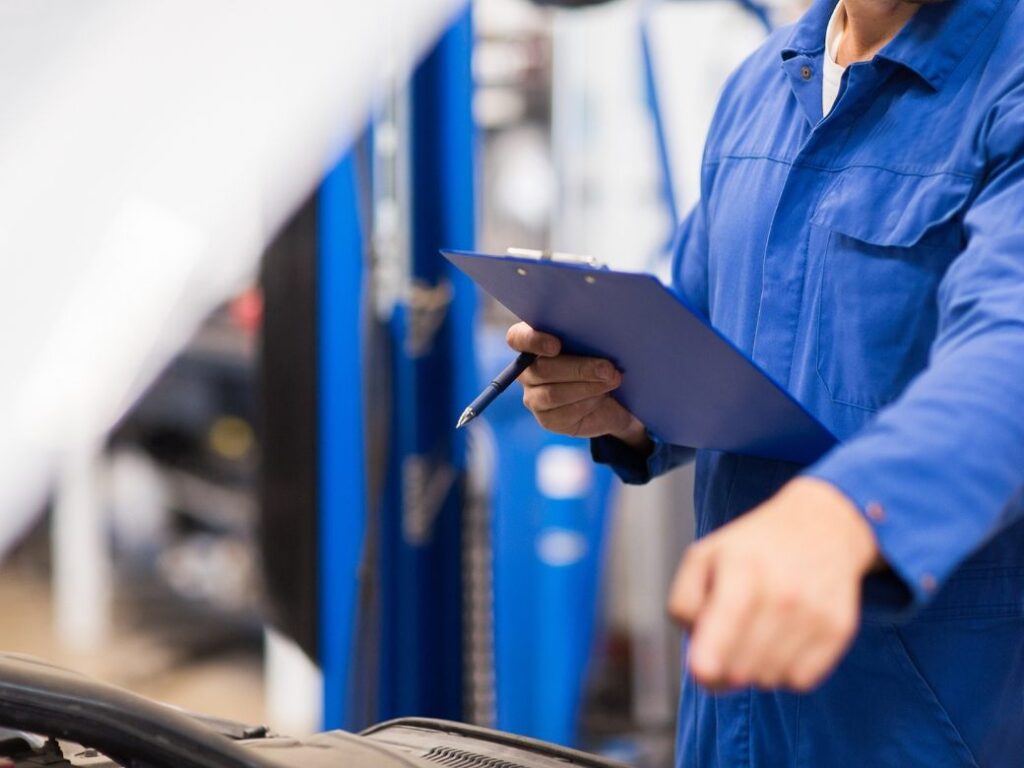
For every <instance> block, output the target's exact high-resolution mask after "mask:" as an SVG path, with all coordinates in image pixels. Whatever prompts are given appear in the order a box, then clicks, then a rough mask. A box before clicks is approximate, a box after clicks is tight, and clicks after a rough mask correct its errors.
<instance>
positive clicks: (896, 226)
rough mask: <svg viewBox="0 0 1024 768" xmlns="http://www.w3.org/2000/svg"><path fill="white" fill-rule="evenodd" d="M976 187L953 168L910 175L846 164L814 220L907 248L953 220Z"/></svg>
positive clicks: (875, 241) (869, 239) (863, 238)
mask: <svg viewBox="0 0 1024 768" xmlns="http://www.w3.org/2000/svg"><path fill="white" fill-rule="evenodd" d="M972 188H973V182H972V180H971V179H970V178H968V177H967V176H962V175H959V174H954V173H938V174H934V175H932V176H908V175H906V174H902V173H895V172H894V171H887V170H885V169H882V168H863V167H861V168H847V169H846V170H845V171H842V172H840V174H839V178H838V179H837V180H836V182H835V183H834V184H833V186H832V189H830V190H829V191H828V192H827V193H826V195H825V197H824V198H823V199H822V201H821V203H820V205H819V206H818V209H817V210H816V211H815V212H814V216H813V217H812V218H811V222H812V223H813V224H817V225H819V226H822V227H826V228H828V229H830V230H832V231H834V232H838V233H840V234H842V235H846V236H847V237H852V238H854V239H856V240H861V241H863V242H865V243H870V244H872V245H880V246H895V247H898V248H909V247H911V246H913V245H916V244H917V243H918V242H920V241H921V240H923V239H924V238H925V236H926V235H928V234H929V231H930V230H932V229H936V228H938V227H940V225H942V224H946V223H948V222H950V221H952V220H953V219H955V218H956V217H957V215H958V214H959V213H960V212H961V211H962V210H963V209H964V208H965V207H966V205H967V199H968V197H969V196H970V194H971V189H972ZM950 229H952V228H950ZM951 236H952V234H951V233H949V232H947V233H946V235H945V237H940V238H939V240H940V241H941V242H943V243H946V244H948V242H947V241H948V239H949V238H950V237H951Z"/></svg>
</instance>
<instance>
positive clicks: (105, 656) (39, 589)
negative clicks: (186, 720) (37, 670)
mask: <svg viewBox="0 0 1024 768" xmlns="http://www.w3.org/2000/svg"><path fill="white" fill-rule="evenodd" d="M114 602H115V604H114V610H113V621H112V624H113V626H112V627H111V633H110V634H111V640H110V641H109V643H107V644H106V645H105V647H104V648H103V649H102V650H101V651H99V652H96V653H90V654H84V655H83V654H74V653H70V652H68V651H67V650H65V649H63V648H62V647H61V644H60V643H59V642H58V641H57V639H56V638H55V636H54V635H55V633H54V631H53V618H52V612H51V607H52V603H51V599H50V589H49V584H48V579H47V577H46V574H45V573H44V572H42V571H41V569H39V568H37V567H26V566H25V564H24V563H18V562H15V563H7V564H5V565H3V566H2V567H0V616H3V620H2V621H0V651H6V652H18V653H26V654H30V655H32V656H36V657H39V658H42V659H45V660H47V661H51V662H53V663H56V664H60V665H62V666H66V667H70V668H73V669H76V670H79V671H81V672H84V673H86V674H89V675H91V676H93V677H95V678H97V679H100V680H105V681H108V682H111V683H114V684H117V685H120V686H123V687H125V688H128V689H129V690H132V691H135V692H136V693H139V694H142V695H144V696H148V697H150V698H153V699H156V700H158V701H163V702H166V703H168V704H173V705H175V706H179V707H183V708H185V709H189V710H193V711H196V712H203V713H206V714H211V715H216V716H219V717H225V718H230V719H234V720H240V721H243V722H247V723H259V722H262V721H263V719H264V697H263V671H262V661H261V659H260V654H259V652H258V649H252V648H249V649H246V648H237V647H236V648H232V647H230V645H228V646H226V647H224V648H223V649H216V650H215V651H213V652H207V653H204V654H203V655H202V658H198V659H197V658H189V657H188V656H183V655H182V653H180V650H179V649H176V648H174V647H171V646H170V643H169V642H168V640H167V639H166V638H164V637H161V634H160V633H159V632H158V631H147V630H146V629H142V628H140V627H139V626H138V623H137V622H133V621H132V620H131V617H129V616H126V615H125V613H126V611H127V610H128V608H127V606H126V605H125V604H123V601H119V600H117V599H115V601H114Z"/></svg>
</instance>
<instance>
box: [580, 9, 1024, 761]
mask: <svg viewBox="0 0 1024 768" xmlns="http://www.w3.org/2000/svg"><path fill="white" fill-rule="evenodd" d="M834 5H835V0H818V2H816V3H815V4H814V5H813V7H812V8H811V9H810V10H809V11H808V12H807V14H806V15H805V16H804V18H803V19H802V20H801V21H800V22H799V23H797V24H796V25H795V26H793V27H789V28H785V29H781V30H779V31H777V32H776V33H774V34H773V35H772V36H771V37H770V38H769V39H768V41H767V42H766V43H765V44H764V45H763V46H762V47H761V48H760V49H759V50H758V51H757V52H756V53H755V54H754V55H753V56H751V57H750V59H748V60H747V61H746V62H745V63H744V64H743V65H742V66H741V67H740V68H739V70H738V71H737V72H736V73H735V74H734V75H733V76H732V77H731V79H730V80H729V82H728V84H727V86H726V88H725V91H724V93H723V96H722V99H721V102H720V104H719V107H718V110H717V112H716V116H715V118H714V121H713V124H712V127H711V130H710V133H709V136H708V140H707V146H706V150H705V156H704V162H703V168H702V182H701V202H700V203H699V204H698V206H697V207H696V209H695V210H694V211H693V212H692V214H691V215H690V216H689V218H688V219H687V220H686V221H685V223H684V224H683V226H682V228H681V231H680V236H679V240H678V245H677V250H676V260H675V269H674V279H675V287H676V289H677V290H678V291H680V292H681V293H682V294H683V295H684V296H685V297H686V299H688V300H689V302H690V303H691V304H692V305H693V306H694V307H696V308H698V309H700V310H701V311H703V312H704V313H706V315H707V316H708V318H709V319H710V321H711V323H712V324H713V325H714V326H715V327H716V328H718V329H720V330H721V331H722V332H723V333H724V334H725V335H726V336H728V337H729V338H730V339H731V340H732V341H733V342H735V344H736V345H737V346H739V348H740V349H742V350H743V351H744V352H746V353H747V354H749V355H750V356H752V357H753V359H754V360H756V361H757V362H758V363H759V364H760V365H761V366H762V367H763V368H764V369H766V370H767V371H768V372H769V373H770V374H771V375H772V376H773V377H774V378H775V379H776V380H777V381H779V382H780V383H782V384H783V385H784V386H785V387H786V388H787V389H788V390H789V391H790V392H792V393H793V394H794V396H795V397H796V398H797V399H798V400H800V402H801V403H803V404H804V405H805V406H806V407H807V408H809V409H810V410H811V411H812V412H813V413H814V414H815V415H816V416H817V417H818V418H819V419H820V420H821V421H822V422H823V423H824V424H826V425H827V426H828V427H829V428H830V429H831V430H832V431H833V432H834V433H835V434H836V435H837V436H838V437H839V438H840V439H841V441H842V442H841V444H840V445H839V446H838V447H836V448H835V449H833V450H832V451H831V452H830V453H829V454H827V455H826V456H825V457H824V458H822V459H821V460H820V461H818V462H817V463H816V464H814V465H813V466H810V467H798V466H794V465H790V464H785V463H780V462H778V461H767V460H762V459H756V458H750V457H744V456H738V455H732V454H727V453H718V452H712V451H698V452H697V454H696V462H697V465H696V472H697V486H696V510H697V531H698V535H701V534H705V533H707V532H708V531H711V530H714V529H715V528H718V527H719V526H721V525H724V524H726V523H728V522H729V521H730V520H733V519H735V518H736V517H737V516H738V515H742V514H743V513H744V512H746V511H748V510H750V509H751V508H752V507H754V506H756V505H757V504H759V503H760V502H762V501H764V500H765V499H766V498H768V497H769V496H771V495H772V494H773V493H774V492H775V491H776V490H778V489H779V488H780V486H781V485H782V484H784V483H785V482H786V481H787V480H789V479H790V478H792V477H794V476H795V475H798V474H804V475H810V476H813V477H817V478H822V479H824V480H827V481H828V482H830V483H832V484H834V485H835V486H837V487H838V488H839V489H841V490H842V491H843V492H844V493H845V494H846V495H847V496H848V497H849V498H850V499H851V500H852V501H853V502H854V503H855V504H856V506H857V507H858V508H859V509H860V510H861V511H862V513H863V514H864V519H865V520H866V521H867V522H868V523H869V524H870V526H871V528H872V529H873V531H874V533H875V535H876V537H877V540H878V544H879V547H880V549H881V551H882V553H883V555H884V557H885V560H886V562H887V563H888V565H889V566H890V569H891V570H890V571H888V572H887V573H886V574H883V575H879V576H872V577H869V579H868V580H867V582H866V585H865V597H864V609H863V616H862V622H861V628H860V630H859V633H858V635H857V638H856V640H855V641H854V643H853V645H852V647H851V649H850V651H849V652H848V654H847V655H846V657H845V658H844V659H843V661H842V662H841V663H840V664H839V666H838V667H837V668H836V670H835V672H834V673H833V674H832V675H831V676H830V677H829V678H828V679H827V681H826V682H825V683H824V684H823V685H822V686H820V687H819V688H818V689H817V690H815V691H813V692H811V693H809V694H807V695H797V694H793V693H788V692H784V691H778V692H766V691H758V690H743V691H739V692H734V693H729V694H725V695H713V694H712V693H709V692H707V691H705V690H703V689H701V688H700V687H699V686H697V685H696V684H695V683H694V681H693V680H692V679H690V678H689V677H687V678H686V679H684V681H683V694H682V699H681V705H680V712H679V737H678V755H677V763H678V765H680V766H684V767H685V768H711V767H712V766H715V767H717V766H722V767H725V766H729V767H730V768H732V767H733V766H780V767H781V766H785V767H788V766H808V767H810V768H830V767H832V766H851V767H852V766H856V767H857V768H864V767H874V766H898V767H899V768H916V767H917V766H921V767H922V768H924V767H925V766H927V768H942V767H943V766H975V765H981V766H1000V767H1001V766H1007V768H1010V767H1017V766H1024V526H1022V524H1021V521H1022V518H1024V515H1022V512H1024V493H1022V489H1024V3H1020V4H1019V3H1018V2H1017V0H950V1H949V2H946V3H941V4H935V5H924V6H923V7H922V8H921V9H920V11H919V12H918V13H917V14H916V15H915V16H914V17H913V18H912V20H911V21H910V22H909V23H908V24H907V26H906V27H905V28H904V29H903V30H902V31H901V32H900V33H899V35H898V36H897V37H896V38H895V39H894V40H893V41H892V42H891V43H889V44H888V45H887V46H886V47H885V48H884V49H883V50H882V51H881V52H880V53H879V54H878V55H877V56H875V58H874V59H873V60H871V61H869V62H863V63H857V64H853V65H852V66H851V67H849V69H848V70H847V72H846V74H845V76H844V79H843V85H842V89H841V91H840V94H839V98H838V101H837V102H836V105H835V107H834V109H833V111H832V112H831V113H830V114H829V115H828V116H827V117H825V118H823V117H822V93H821V91H822V81H821V71H822V56H823V48H824V40H825V29H826V26H827V23H828V19H829V17H830V15H831V13H832V10H833V8H834ZM679 76H686V74H685V73H679ZM694 364H695V365H699V364H700V361H694ZM626 375H629V374H628V372H627V374H626ZM686 396H687V393H686V392H680V393H679V397H681V398H684V397H686ZM654 437H655V438H656V436H654ZM655 443H656V448H655V451H654V453H653V454H652V455H651V456H650V457H649V459H647V460H646V461H644V460H641V459H639V458H638V457H637V455H635V454H631V453H629V451H628V449H627V448H626V447H625V446H624V445H623V444H622V443H619V442H617V441H615V440H614V439H612V438H609V437H605V438H598V439H596V440H594V441H593V443H592V451H593V454H594V458H595V459H596V460H597V461H601V462H605V463H609V464H612V465H613V466H614V467H615V469H616V471H617V472H618V473H619V475H620V476H621V477H622V478H623V479H624V480H626V481H627V482H634V483H639V482H645V481H646V480H648V479H649V478H651V477H652V476H654V475H657V474H660V473H662V472H664V471H666V470H668V469H669V468H670V467H672V466H675V465H677V464H679V463H681V462H683V461H686V460H689V459H690V458H691V457H692V455H693V452H692V451H690V450H687V449H685V448H682V447H679V446H671V445H666V444H663V443H659V442H658V441H657V440H655ZM807 577H808V578H813V577H814V574H807Z"/></svg>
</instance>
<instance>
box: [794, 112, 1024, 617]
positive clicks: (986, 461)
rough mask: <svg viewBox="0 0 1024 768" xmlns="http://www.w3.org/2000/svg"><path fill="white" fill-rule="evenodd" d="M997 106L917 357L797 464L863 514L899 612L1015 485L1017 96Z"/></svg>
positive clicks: (975, 544) (940, 573)
mask: <svg viewBox="0 0 1024 768" xmlns="http://www.w3.org/2000/svg"><path fill="white" fill-rule="evenodd" d="M996 115H997V119H994V120H992V121H990V123H989V125H990V126H991V127H990V129H989V133H988V136H987V137H986V140H985V144H984V146H985V147H987V152H988V155H987V160H988V164H987V168H988V171H987V173H986V175H985V177H984V178H983V179H982V181H981V184H980V186H979V188H978V191H977V193H976V195H975V198H974V200H973V202H972V203H971V205H970V207H969V209H968V210H967V212H966V214H965V216H964V228H965V231H966V235H967V241H966V247H965V248H964V250H963V251H962V253H961V254H960V255H959V256H958V257H957V258H956V259H955V261H954V262H953V263H952V265H951V266H950V267H949V269H948V271H947V273H946V275H945V276H944V278H943V281H942V283H941V285H940V287H939V292H938V301H939V329H938V335H937V338H936V341H935V343H934V345H933V347H932V350H931V357H930V360H929V365H928V367H927V368H926V369H925V370H924V371H923V372H922V373H921V374H920V375H919V376H918V377H917V378H916V379H915V380H914V381H913V382H911V385H910V386H909V387H908V388H907V390H906V391H905V392H904V394H903V395H902V396H901V397H900V399H898V400H897V401H896V402H895V403H893V404H892V405H891V406H889V407H888V408H887V409H885V410H883V411H882V412H881V413H880V414H879V415H878V416H877V418H876V419H875V420H874V421H872V422H871V423H870V424H869V425H868V426H867V427H866V428H865V429H864V430H862V431H861V432H860V433H858V435H857V436H856V437H855V438H854V439H853V440H851V441H850V442H848V443H846V444H843V445H840V446H838V447H837V448H835V449H834V450H833V451H831V452H830V453H829V454H828V455H826V456H825V457H824V458H823V459H822V460H821V461H820V462H819V463H818V464H816V465H815V466H813V467H812V468H810V469H809V470H808V471H807V473H806V474H809V475H811V476H814V477H818V478H821V479H823V480H826V481H828V482H830V483H832V484H833V485H834V486H836V487H837V488H839V489H840V490H841V491H842V492H844V493H845V494H846V495H847V496H848V497H849V498H850V499H851V500H852V501H853V502H854V503H855V504H856V505H857V507H858V508H859V509H860V510H861V511H862V513H863V514H864V516H865V519H866V520H867V522H868V523H869V524H870V525H871V527H872V528H873V530H874V533H875V535H876V537H877V540H878V544H879V548H880V550H881V552H882V555H883V556H884V557H885V559H886V560H887V561H888V563H889V565H890V566H891V568H892V569H893V571H894V572H895V574H896V575H897V576H899V577H900V579H901V580H902V582H903V584H904V586H905V587H906V588H908V589H909V591H910V593H911V595H912V605H911V606H910V607H911V608H915V607H919V606H921V605H923V604H925V603H926V602H927V601H928V600H929V598H930V597H931V596H932V595H933V594H934V593H935V591H936V590H937V589H938V588H939V586H941V584H942V583H943V581H944V579H946V578H947V577H948V576H949V575H950V574H951V573H952V572H953V571H954V570H955V569H956V567H957V566H958V564H960V563H961V562H962V561H963V560H965V559H966V558H967V557H968V556H969V555H971V554H972V553H973V552H974V551H975V550H976V549H978V548H979V547H980V546H981V545H983V544H984V543H986V542H987V541H988V540H989V539H990V538H991V537H992V536H994V535H996V534H997V533H998V532H999V530H1000V529H1002V528H1003V527H1005V526H1007V525H1009V524H1010V523H1011V522H1013V521H1014V520H1013V518H1015V517H1016V516H1017V513H1015V512H1013V511H1012V510H1014V509H1018V508H1019V507H1018V506H1017V505H1013V504H1011V502H1012V500H1013V499H1014V497H1015V496H1016V495H1017V494H1018V493H1019V492H1020V490H1021V488H1022V487H1024V99H1021V100H1019V101H1017V103H1016V104H1007V103H1005V102H1004V103H1003V104H1002V105H1000V108H999V110H998V112H997V113H996Z"/></svg>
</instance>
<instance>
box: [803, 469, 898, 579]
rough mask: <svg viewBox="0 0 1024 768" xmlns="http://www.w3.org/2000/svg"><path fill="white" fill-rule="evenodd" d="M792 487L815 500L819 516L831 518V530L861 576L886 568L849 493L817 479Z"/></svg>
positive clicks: (868, 526) (804, 481) (872, 532)
mask: <svg viewBox="0 0 1024 768" xmlns="http://www.w3.org/2000/svg"><path fill="white" fill-rule="evenodd" d="M790 487H791V488H792V489H793V490H797V489H799V492H800V493H806V494H808V495H809V496H810V497H811V498H810V499H808V500H809V501H811V502H812V506H813V508H814V509H815V514H818V515H824V516H827V517H828V519H829V523H828V525H829V528H831V529H833V530H834V531H835V532H836V535H837V541H839V542H841V544H842V549H843V552H844V553H845V554H847V555H848V556H849V557H850V558H851V563H852V565H853V567H854V568H855V570H856V571H857V573H859V574H860V575H861V576H866V575H867V574H868V573H870V572H871V571H873V570H876V569H877V568H879V567H881V566H883V565H884V561H883V560H882V557H881V552H880V551H879V549H878V540H877V539H876V538H875V532H874V531H873V530H872V529H871V525H870V524H869V523H868V521H867V520H866V519H865V518H864V515H862V514H861V511H860V509H859V508H858V507H857V505H856V504H854V503H853V502H852V501H851V500H850V498H849V497H848V496H847V495H846V494H845V493H843V492H842V491H841V490H839V489H838V488H837V487H836V486H834V485H832V483H829V482H827V481H825V480H819V479H817V478H813V477H801V478H798V479H796V480H794V481H792V482H791V483H790Z"/></svg>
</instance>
